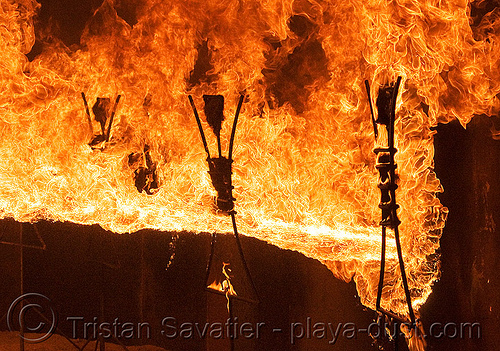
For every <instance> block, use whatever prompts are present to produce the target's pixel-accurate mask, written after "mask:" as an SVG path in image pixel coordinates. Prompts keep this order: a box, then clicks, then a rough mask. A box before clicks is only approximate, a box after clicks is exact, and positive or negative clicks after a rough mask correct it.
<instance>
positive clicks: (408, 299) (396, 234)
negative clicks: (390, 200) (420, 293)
mask: <svg viewBox="0 0 500 351" xmlns="http://www.w3.org/2000/svg"><path fill="white" fill-rule="evenodd" d="M394 237H395V239H396V249H397V251H398V260H399V268H400V269H401V277H402V279H403V287H404V289H405V295H406V303H407V304H408V312H409V314H410V320H411V322H412V325H414V324H415V313H414V312H413V306H412V305H411V296H410V288H409V287H408V279H407V277H406V271H405V263H404V261H403V253H402V250H401V242H400V240H399V228H398V226H396V227H395V228H394Z"/></svg>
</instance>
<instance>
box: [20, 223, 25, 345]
mask: <svg viewBox="0 0 500 351" xmlns="http://www.w3.org/2000/svg"><path fill="white" fill-rule="evenodd" d="M19 260H20V265H19V267H20V271H21V272H20V283H19V285H20V288H21V296H22V295H23V294H24V245H23V224H22V223H19ZM23 308H24V299H21V311H22V310H23ZM19 322H20V323H19V329H20V330H19V350H20V351H24V322H25V321H24V314H22V315H21V318H20V319H19Z"/></svg>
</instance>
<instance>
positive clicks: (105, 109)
mask: <svg viewBox="0 0 500 351" xmlns="http://www.w3.org/2000/svg"><path fill="white" fill-rule="evenodd" d="M110 111H111V100H110V99H109V98H100V97H98V98H97V101H96V102H95V104H94V106H92V113H93V114H94V119H95V120H96V121H97V122H99V124H100V125H101V134H103V135H104V134H105V133H106V122H107V121H108V118H109V116H110V114H111V112H110Z"/></svg>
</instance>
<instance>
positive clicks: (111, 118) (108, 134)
mask: <svg viewBox="0 0 500 351" xmlns="http://www.w3.org/2000/svg"><path fill="white" fill-rule="evenodd" d="M121 97H122V96H121V95H118V96H117V97H116V101H115V104H114V105H113V112H111V117H110V118H109V125H108V131H107V132H106V141H109V137H110V135H111V126H112V125H113V119H114V118H115V113H116V107H117V106H118V103H119V102H120V98H121Z"/></svg>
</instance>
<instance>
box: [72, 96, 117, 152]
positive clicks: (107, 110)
mask: <svg viewBox="0 0 500 351" xmlns="http://www.w3.org/2000/svg"><path fill="white" fill-rule="evenodd" d="M120 98H121V95H118V96H117V97H116V100H115V103H114V104H113V105H112V104H111V99H109V98H100V97H98V98H97V100H96V102H95V104H94V106H92V113H93V114H94V120H95V121H96V122H98V123H99V125H100V132H97V134H94V127H93V122H92V117H91V116H90V111H89V105H88V102H87V98H86V97H85V93H83V92H82V99H83V104H84V105H85V112H86V114H87V118H88V123H89V129H90V134H91V135H92V136H93V137H92V140H91V141H90V142H89V146H90V147H91V148H92V149H100V150H102V149H103V148H104V143H105V142H107V141H109V137H110V135H111V127H112V125H113V119H114V117H115V113H116V107H117V106H118V103H119V102H120ZM108 121H109V122H108ZM106 125H107V128H106Z"/></svg>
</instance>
